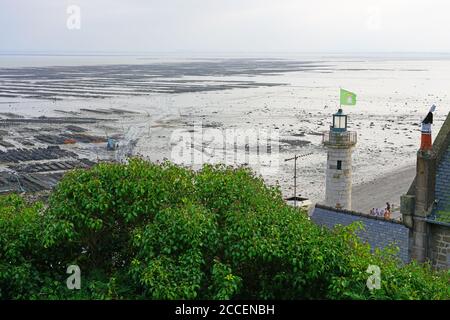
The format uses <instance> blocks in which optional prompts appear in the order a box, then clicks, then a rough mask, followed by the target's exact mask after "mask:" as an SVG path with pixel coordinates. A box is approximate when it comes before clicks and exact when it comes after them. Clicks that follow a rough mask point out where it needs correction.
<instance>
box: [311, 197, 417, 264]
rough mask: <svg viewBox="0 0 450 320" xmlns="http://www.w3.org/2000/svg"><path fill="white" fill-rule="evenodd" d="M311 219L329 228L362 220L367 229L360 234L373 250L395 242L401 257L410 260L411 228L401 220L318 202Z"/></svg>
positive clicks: (405, 260)
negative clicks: (386, 218) (327, 205)
mask: <svg viewBox="0 0 450 320" xmlns="http://www.w3.org/2000/svg"><path fill="white" fill-rule="evenodd" d="M311 220H312V221H314V222H315V223H317V224H319V225H322V226H326V227H328V228H333V227H334V226H335V225H338V224H340V225H344V226H346V225H349V224H350V223H352V222H355V221H361V222H362V224H363V225H364V227H365V230H363V231H361V232H359V234H358V236H359V237H360V238H361V240H362V241H364V242H368V243H369V244H370V246H371V248H372V250H373V249H374V248H380V249H382V248H385V247H387V246H388V245H389V244H394V245H396V246H397V247H399V249H400V251H399V254H398V255H399V257H400V259H401V260H402V261H403V262H405V263H407V262H409V261H410V257H409V253H408V247H409V245H408V244H409V229H408V228H407V227H406V226H404V225H403V224H402V223H401V222H398V221H395V220H385V219H384V218H381V217H374V216H370V215H366V214H363V213H358V212H354V211H349V210H340V209H335V208H331V207H326V206H323V205H320V204H316V206H315V208H314V210H313V212H312V215H311Z"/></svg>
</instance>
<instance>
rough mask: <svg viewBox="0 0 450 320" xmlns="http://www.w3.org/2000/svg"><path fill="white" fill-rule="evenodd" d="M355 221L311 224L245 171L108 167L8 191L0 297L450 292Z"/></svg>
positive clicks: (443, 280) (435, 295)
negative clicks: (73, 276) (375, 273)
mask: <svg viewBox="0 0 450 320" xmlns="http://www.w3.org/2000/svg"><path fill="white" fill-rule="evenodd" d="M357 228H359V226H358V225H352V226H350V227H337V228H335V229H334V230H332V231H330V230H327V229H325V228H321V227H319V226H317V225H315V224H313V223H312V222H311V221H310V220H309V219H308V217H307V215H306V214H305V213H303V212H299V211H298V210H296V209H294V208H292V207H289V206H287V205H286V204H285V203H284V201H283V200H282V197H281V193H280V191H279V189H278V188H275V187H268V186H266V185H265V184H264V182H263V180H262V178H259V177H256V176H254V174H253V173H252V172H251V171H249V170H248V169H245V168H237V169H236V168H234V169H233V168H227V167H223V166H205V167H203V169H202V170H200V171H198V172H194V171H191V170H188V169H185V168H182V167H178V166H175V165H173V164H170V163H168V162H166V163H163V164H154V163H149V162H145V161H143V160H140V159H132V160H130V162H129V163H128V164H99V165H96V166H95V167H93V168H92V169H90V170H74V171H72V172H70V173H68V174H67V175H66V176H65V177H64V178H63V179H62V181H61V182H60V183H59V185H58V187H57V188H56V189H55V190H54V192H53V193H52V194H51V196H50V198H49V200H48V203H46V205H45V206H44V205H43V204H41V203H31V204H28V203H27V202H26V201H25V200H24V199H23V198H21V197H20V196H18V195H8V196H3V197H0V299H244V298H245V299H270V298H276V299H449V298H450V293H449V279H450V277H449V274H448V273H445V272H437V271H433V270H431V268H430V267H429V266H428V265H419V264H416V263H411V264H408V265H401V262H400V261H399V260H398V258H396V256H395V248H392V249H388V250H384V251H378V250H377V251H376V252H374V253H372V252H371V250H370V247H369V246H368V245H367V244H363V243H362V242H361V241H360V240H359V239H358V237H357V236H356V235H355V231H356V229H357ZM73 264H76V265H78V266H79V267H80V269H81V279H82V280H81V281H82V282H81V289H80V290H69V289H67V287H66V279H67V277H68V276H69V275H68V274H66V268H67V267H68V266H69V265H73ZM369 265H378V266H379V267H380V268H381V288H380V289H375V290H372V291H371V290H369V289H368V288H367V286H366V281H367V278H368V276H370V274H368V273H367V272H366V270H367V268H368V266H369Z"/></svg>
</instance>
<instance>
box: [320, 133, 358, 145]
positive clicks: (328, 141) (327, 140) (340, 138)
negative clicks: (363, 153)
mask: <svg viewBox="0 0 450 320" xmlns="http://www.w3.org/2000/svg"><path fill="white" fill-rule="evenodd" d="M357 141H358V134H357V133H356V131H344V132H334V131H331V130H330V131H325V132H324V133H323V135H322V143H323V144H325V145H337V146H352V145H355V144H356V142H357Z"/></svg>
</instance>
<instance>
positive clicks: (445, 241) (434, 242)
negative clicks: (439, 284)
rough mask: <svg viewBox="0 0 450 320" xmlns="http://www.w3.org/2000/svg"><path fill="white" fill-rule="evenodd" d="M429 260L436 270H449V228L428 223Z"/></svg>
mask: <svg viewBox="0 0 450 320" xmlns="http://www.w3.org/2000/svg"><path fill="white" fill-rule="evenodd" d="M430 235H431V237H430V243H429V246H430V258H431V261H432V263H433V266H434V267H435V268H438V269H448V268H450V228H449V227H448V226H445V225H440V224H436V223H430Z"/></svg>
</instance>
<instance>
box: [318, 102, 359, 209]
mask: <svg viewBox="0 0 450 320" xmlns="http://www.w3.org/2000/svg"><path fill="white" fill-rule="evenodd" d="M356 140H357V134H356V132H354V131H348V130H347V116H346V115H345V114H344V112H343V111H342V109H339V111H338V112H337V113H335V114H334V115H333V125H332V126H331V127H330V131H327V132H325V133H324V135H323V140H322V142H323V144H324V145H325V146H326V147H327V148H328V155H327V169H326V192H325V204H326V205H327V206H330V207H334V208H339V209H348V210H351V208H352V149H353V147H354V146H355V145H356Z"/></svg>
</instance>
